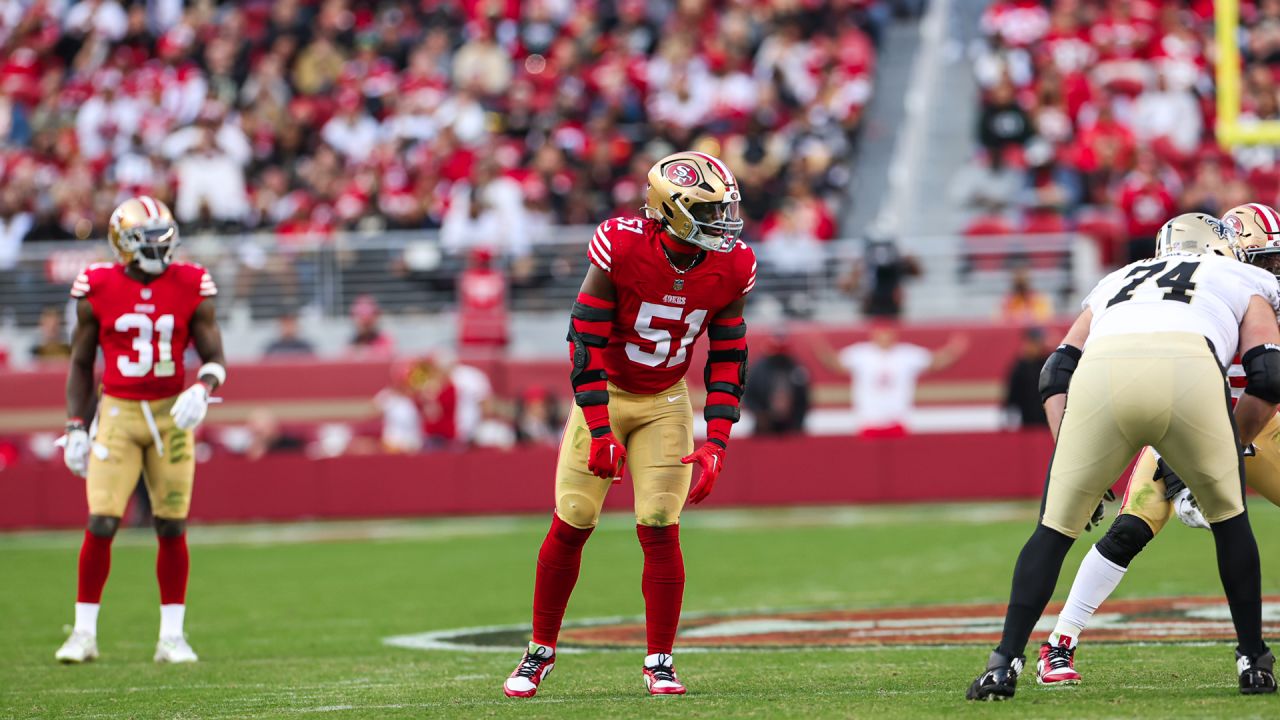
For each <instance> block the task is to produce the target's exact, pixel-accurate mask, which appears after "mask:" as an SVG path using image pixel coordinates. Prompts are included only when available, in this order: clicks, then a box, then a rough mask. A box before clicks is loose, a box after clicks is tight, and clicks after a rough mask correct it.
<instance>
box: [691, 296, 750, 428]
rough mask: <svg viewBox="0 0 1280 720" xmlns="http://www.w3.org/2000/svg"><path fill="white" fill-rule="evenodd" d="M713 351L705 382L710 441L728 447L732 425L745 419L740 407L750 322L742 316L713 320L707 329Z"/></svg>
mask: <svg viewBox="0 0 1280 720" xmlns="http://www.w3.org/2000/svg"><path fill="white" fill-rule="evenodd" d="M707 337H708V338H709V339H710V340H711V349H710V352H708V353H707V367H706V370H705V371H704V372H703V379H704V380H705V382H706V385H707V404H706V407H705V408H703V411H702V415H703V417H704V418H706V420H707V439H708V440H711V441H713V442H716V443H718V444H719V445H720V446H721V447H727V446H728V442H729V432H730V430H731V429H732V428H733V424H734V423H736V422H738V420H739V418H741V417H742V410H741V408H740V407H739V405H740V402H741V400H742V392H743V389H744V387H745V386H746V384H747V322H746V321H745V320H743V319H742V318H740V317H736V318H730V319H726V320H712V321H711V326H710V327H708V328H707Z"/></svg>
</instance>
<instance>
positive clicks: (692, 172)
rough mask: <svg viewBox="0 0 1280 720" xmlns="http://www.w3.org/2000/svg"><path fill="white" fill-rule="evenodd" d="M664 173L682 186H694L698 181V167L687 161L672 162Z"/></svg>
mask: <svg viewBox="0 0 1280 720" xmlns="http://www.w3.org/2000/svg"><path fill="white" fill-rule="evenodd" d="M662 174H663V175H665V176H666V178H667V179H668V180H670V181H671V182H673V183H675V184H676V185H679V186H680V187H693V186H694V185H696V184H697V183H698V169H697V168H695V167H694V166H693V165H690V164H689V163H687V162H676V163H671V164H670V165H668V166H667V169H666V170H663V171H662Z"/></svg>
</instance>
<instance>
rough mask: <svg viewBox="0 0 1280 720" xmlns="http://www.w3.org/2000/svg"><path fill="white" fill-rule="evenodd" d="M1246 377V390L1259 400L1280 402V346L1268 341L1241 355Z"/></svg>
mask: <svg viewBox="0 0 1280 720" xmlns="http://www.w3.org/2000/svg"><path fill="white" fill-rule="evenodd" d="M1240 364H1241V365H1242V366H1244V374H1245V377H1246V381H1245V386H1244V391H1245V392H1246V393H1248V394H1250V395H1252V396H1254V397H1256V398H1258V399H1259V400H1263V401H1266V402H1269V403H1280V347H1277V346H1275V345H1272V344H1270V343H1267V344H1266V345H1259V346H1257V347H1255V348H1253V349H1252V350H1249V351H1248V352H1246V353H1245V354H1244V355H1242V356H1241V357H1240Z"/></svg>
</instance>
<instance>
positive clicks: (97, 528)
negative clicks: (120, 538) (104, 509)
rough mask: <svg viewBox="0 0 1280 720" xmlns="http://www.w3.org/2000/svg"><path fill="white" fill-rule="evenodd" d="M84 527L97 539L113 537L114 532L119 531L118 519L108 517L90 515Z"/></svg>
mask: <svg viewBox="0 0 1280 720" xmlns="http://www.w3.org/2000/svg"><path fill="white" fill-rule="evenodd" d="M86 527H87V528H88V530H89V532H90V533H91V534H93V535H96V536H97V537H100V538H109V537H115V535H116V530H119V529H120V518H118V517H111V516H109V515H90V516H89V523H88V525H86Z"/></svg>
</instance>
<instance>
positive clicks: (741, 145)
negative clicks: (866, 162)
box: [0, 0, 890, 269]
mask: <svg viewBox="0 0 1280 720" xmlns="http://www.w3.org/2000/svg"><path fill="white" fill-rule="evenodd" d="M889 13H890V9H889V4H888V3H887V2H885V1H884V0H837V1H835V2H805V1H803V0H732V1H727V2H715V1H713V0H648V1H647V0H616V1H614V0H530V1H527V2H517V1H516V0H467V1H464V2H444V1H441V0H384V1H381V2H368V3H363V2H349V1H348V0H317V1H313V2H308V1H307V0H278V1H275V2H270V1H268V0H246V1H244V2H235V3H221V4H218V3H213V2H207V1H205V2H192V3H184V2H181V0H153V1H148V2H121V1H120V0H81V1H80V2H69V1H67V0H5V1H3V2H0V56H2V57H3V61H2V63H0V180H3V189H2V190H0V218H3V219H4V228H5V233H4V234H5V237H4V238H0V269H4V267H5V265H6V262H7V263H10V264H11V263H12V262H13V258H14V257H15V256H16V252H17V250H18V248H19V247H20V245H21V243H22V242H23V241H31V240H42V239H55V238H57V239H66V238H99V237H101V236H102V233H103V230H104V224H105V222H106V219H107V217H108V215H109V213H110V211H111V208H112V207H113V206H114V205H115V204H116V203H118V202H119V201H120V200H121V199H122V198H123V197H125V196H127V195H129V194H134V193H148V194H151V195H154V196H156V197H158V198H161V199H164V200H166V201H168V202H169V203H170V204H171V206H172V207H173V208H174V210H175V213H176V215H177V217H178V219H179V220H180V221H181V222H182V223H183V230H184V232H185V233H187V234H191V233H199V232H201V231H207V230H216V231H241V230H271V231H274V232H275V233H277V234H278V235H280V236H282V239H283V238H286V237H288V236H290V235H298V234H326V233H330V232H333V231H336V230H344V229H363V230H379V229H384V228H444V230H445V238H444V241H445V243H446V245H448V244H449V243H454V244H458V245H465V246H475V245H488V246H490V247H492V248H493V249H494V250H498V251H500V252H502V251H505V252H510V253H513V254H517V255H518V254H519V253H521V252H523V251H524V247H523V245H524V243H525V242H527V235H528V233H527V232H525V231H526V229H527V228H530V227H533V226H537V225H539V224H542V225H558V224H592V223H595V222H598V221H600V220H602V219H604V218H606V217H609V216H611V215H613V214H616V213H618V212H628V213H631V212H634V211H635V210H636V208H637V207H638V206H639V205H640V204H641V203H642V192H643V189H644V188H643V176H644V173H645V171H646V170H647V168H648V166H649V164H650V163H651V162H652V160H653V159H655V158H657V157H660V156H662V155H663V154H665V153H667V152H668V151H670V149H671V148H674V147H688V146H693V147H698V148H701V149H706V150H709V151H712V152H715V153H718V154H722V155H723V156H724V157H725V158H726V159H727V160H728V161H729V163H730V165H732V166H733V167H734V168H735V170H736V172H737V173H738V174H739V176H740V178H741V180H742V183H743V188H744V191H745V195H744V203H743V211H744V213H745V215H746V216H747V219H748V223H747V228H748V232H749V233H751V236H750V239H752V240H760V239H762V238H763V237H765V236H766V235H769V234H770V232H771V230H772V229H773V228H780V230H779V232H783V233H786V234H789V235H795V234H798V233H802V232H803V233H806V234H808V235H811V236H814V237H816V238H817V239H822V240H825V239H828V238H830V237H832V236H833V235H834V233H835V218H836V214H837V212H838V207H837V206H836V204H837V201H838V199H839V190H840V188H841V186H842V185H843V183H844V182H845V178H846V175H847V169H846V167H845V164H844V163H843V162H842V161H844V160H846V159H847V158H848V157H849V154H850V152H851V149H852V145H853V141H854V138H855V136H856V133H857V130H858V127H859V121H860V118H861V111H862V108H863V106H864V105H865V104H866V102H867V101H868V99H869V97H870V95H871V85H872V74H873V72H874V65H875V59H876V52H875V40H876V38H877V37H878V36H879V34H880V32H881V29H882V26H883V25H884V23H886V22H888V19H889ZM15 218H17V220H15Z"/></svg>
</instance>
